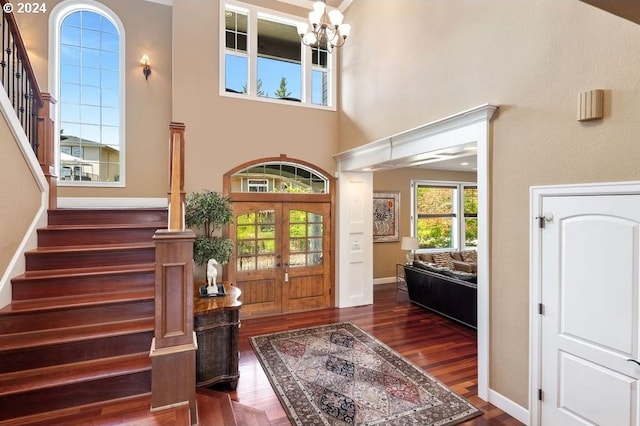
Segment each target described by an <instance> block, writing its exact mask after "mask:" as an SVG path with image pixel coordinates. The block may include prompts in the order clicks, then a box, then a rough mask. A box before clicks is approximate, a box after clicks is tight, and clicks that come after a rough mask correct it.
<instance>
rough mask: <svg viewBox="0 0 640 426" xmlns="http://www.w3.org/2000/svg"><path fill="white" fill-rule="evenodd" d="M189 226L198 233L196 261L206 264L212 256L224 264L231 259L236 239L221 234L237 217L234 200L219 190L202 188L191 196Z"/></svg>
mask: <svg viewBox="0 0 640 426" xmlns="http://www.w3.org/2000/svg"><path fill="white" fill-rule="evenodd" d="M185 207H186V217H185V222H186V224H187V227H189V228H191V229H193V230H194V232H196V239H195V241H194V243H193V260H194V262H195V263H196V264H197V265H200V266H204V265H206V264H207V261H208V260H209V259H212V258H213V259H215V260H216V261H217V262H218V263H219V264H220V265H224V264H226V263H227V262H229V258H230V257H231V252H232V251H233V241H232V240H231V239H230V238H227V237H223V236H221V235H220V232H219V231H220V230H221V229H222V227H223V226H224V225H228V224H229V223H231V222H232V220H233V210H232V209H231V200H230V199H229V197H225V196H224V195H222V194H220V193H219V192H215V191H209V190H202V191H200V192H194V193H191V194H189V195H188V196H187V200H186V206H185Z"/></svg>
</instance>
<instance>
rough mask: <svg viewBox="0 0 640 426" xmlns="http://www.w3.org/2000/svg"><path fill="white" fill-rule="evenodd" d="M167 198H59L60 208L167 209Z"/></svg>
mask: <svg viewBox="0 0 640 426" xmlns="http://www.w3.org/2000/svg"><path fill="white" fill-rule="evenodd" d="M167 205H168V203H167V199H166V198H133V197H124V198H112V197H94V198H84V197H58V207H59V208H108V207H115V208H119V207H125V208H158V207H159V208H165V207H167Z"/></svg>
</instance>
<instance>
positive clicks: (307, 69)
mask: <svg viewBox="0 0 640 426" xmlns="http://www.w3.org/2000/svg"><path fill="white" fill-rule="evenodd" d="M220 5H221V11H224V12H223V14H224V13H225V12H226V11H227V10H231V11H242V12H246V13H247V14H248V17H249V19H248V22H249V28H248V29H247V34H248V36H249V39H251V37H254V35H252V34H257V28H256V27H257V18H260V19H265V20H271V21H273V22H278V23H286V24H288V25H291V26H293V27H295V25H296V24H297V23H298V22H303V21H305V22H306V19H305V18H301V17H298V16H292V15H287V14H285V13H281V12H277V11H274V10H269V9H265V8H262V7H260V6H257V5H250V4H245V3H241V2H237V1H234V0H229V1H222V2H220ZM223 19H224V18H223ZM221 28H226V23H224V22H223V23H222V24H221ZM296 32H297V31H296ZM255 37H256V38H257V35H255ZM221 39H224V40H226V34H225V35H222V34H221ZM298 39H299V36H298ZM222 43H224V44H222ZM252 43H253V47H252ZM221 44H222V46H221V47H222V51H223V52H225V53H224V54H222V55H221V56H220V94H221V95H226V96H243V97H244V96H246V97H247V98H249V99H253V100H256V99H259V100H263V101H268V102H269V101H273V102H282V101H283V100H285V101H287V102H292V101H295V102H294V103H293V104H294V105H296V104H297V105H301V106H309V107H314V108H320V109H331V110H335V105H334V100H335V90H336V77H335V75H334V68H335V67H334V61H335V58H334V55H328V56H327V59H326V61H327V62H328V64H327V66H326V68H324V67H322V68H318V67H315V66H314V65H313V64H312V59H311V56H312V55H311V47H307V46H304V45H303V44H302V43H300V48H301V50H302V56H301V62H302V67H301V68H302V69H301V73H300V74H301V84H300V86H301V89H300V99H298V98H295V97H286V98H282V99H280V98H278V97H273V96H270V94H268V93H267V92H269V90H268V89H265V88H264V87H263V88H262V90H260V86H261V81H260V80H261V79H259V78H258V77H257V74H258V73H257V71H256V69H257V59H258V57H259V55H258V54H257V52H253V53H251V52H252V50H253V49H257V44H258V43H257V42H252V41H251V40H248V43H247V44H248V46H249V47H248V49H247V50H248V52H249V54H248V61H247V62H248V64H247V68H248V71H247V74H248V78H247V80H248V81H249V80H255V82H253V81H251V82H249V83H248V84H246V85H245V90H242V91H239V90H237V89H234V88H232V87H229V86H227V80H228V79H227V76H226V75H227V73H228V72H229V70H228V67H227V63H226V62H227V54H228V53H229V50H228V49H227V48H226V41H225V42H222V41H221ZM314 68H315V70H316V72H320V70H321V69H322V70H323V71H322V75H321V76H320V81H321V84H320V85H321V86H322V90H321V91H320V92H318V93H320V94H318V93H316V94H314V93H313V92H312V86H313V81H312V80H313V78H314V77H313V75H314V71H313V70H314ZM292 95H293V94H292Z"/></svg>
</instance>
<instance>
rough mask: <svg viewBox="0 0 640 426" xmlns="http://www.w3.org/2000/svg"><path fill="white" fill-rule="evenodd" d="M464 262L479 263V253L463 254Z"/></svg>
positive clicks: (471, 251) (472, 251) (465, 252)
mask: <svg viewBox="0 0 640 426" xmlns="http://www.w3.org/2000/svg"><path fill="white" fill-rule="evenodd" d="M462 260H464V261H465V262H469V263H477V262H478V252H477V251H475V250H466V251H463V252H462Z"/></svg>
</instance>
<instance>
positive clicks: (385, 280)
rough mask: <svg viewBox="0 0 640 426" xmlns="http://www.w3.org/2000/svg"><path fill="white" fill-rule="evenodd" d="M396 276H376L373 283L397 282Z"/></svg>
mask: <svg viewBox="0 0 640 426" xmlns="http://www.w3.org/2000/svg"><path fill="white" fill-rule="evenodd" d="M395 282H396V277H383V278H374V279H373V285H378V284H390V283H395Z"/></svg>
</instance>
